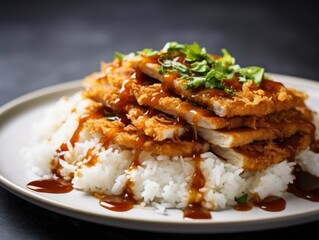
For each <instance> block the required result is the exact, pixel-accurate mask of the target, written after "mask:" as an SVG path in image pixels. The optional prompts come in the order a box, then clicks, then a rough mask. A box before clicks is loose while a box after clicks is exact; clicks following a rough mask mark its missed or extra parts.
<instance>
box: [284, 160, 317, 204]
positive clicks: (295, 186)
mask: <svg viewBox="0 0 319 240" xmlns="http://www.w3.org/2000/svg"><path fill="white" fill-rule="evenodd" d="M294 175H295V177H296V179H295V181H294V182H293V183H292V184H289V187H288V192H290V193H292V194H294V195H295V196H297V197H300V198H303V199H306V200H309V201H312V202H319V178H318V177H316V176H314V175H311V174H310V173H308V172H305V171H303V170H302V169H301V167H300V166H298V165H297V166H296V167H295V169H294Z"/></svg>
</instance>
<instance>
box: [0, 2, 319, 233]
mask: <svg viewBox="0 0 319 240" xmlns="http://www.w3.org/2000/svg"><path fill="white" fill-rule="evenodd" d="M258 2H259V1H199V0H197V1H187V0H184V1H172V0H171V1H167V0H166V1H146V0H145V1H120V0H118V1H92V0H91V1H1V2H0V105H2V104H4V103H5V102H8V101H9V100H11V99H14V98H16V97H18V96H20V95H22V94H25V93H27V92H30V91H32V90H36V89H39V88H42V87H45V86H49V85H53V84H57V83H61V82H66V81H71V80H75V79H80V78H82V77H84V76H86V75H87V74H89V73H91V72H93V71H97V70H98V69H99V63H100V62H101V61H109V60H112V58H113V54H114V52H115V51H120V52H123V53H127V52H131V51H135V50H140V49H143V48H146V47H148V48H155V49H157V48H161V47H162V46H163V45H164V44H165V42H167V41H180V42H182V43H192V42H194V41H196V42H198V43H199V44H200V45H202V46H205V47H206V49H207V50H208V51H209V52H212V53H219V51H220V49H221V48H223V47H225V48H227V49H228V50H229V52H230V53H232V54H233V55H234V56H235V57H236V60H237V62H238V63H239V64H240V65H241V66H248V65H259V66H264V67H265V68H266V71H268V72H274V73H281V74H288V75H294V76H300V77H304V78H309V79H313V80H319V77H318V73H319V64H318V58H319V47H318V43H319V31H318V29H319V28H318V26H319V25H318V20H319V19H318V14H319V13H318V10H319V9H318V7H317V5H316V4H315V1H298V3H292V2H291V1H286V2H285V1H284V2H283V1H267V2H264V3H258ZM0 149H1V146H0ZM318 224H319V222H314V223H309V224H304V225H299V226H295V227H289V228H282V229H278V230H269V231H262V232H251V233H240V234H231V235H218V236H213V235H209V234H206V235H202V236H200V237H201V238H202V239H213V238H215V237H218V238H225V239H226V238H231V239H255V238H259V239H260V238H263V237H265V238H266V237H267V238H271V237H276V239H288V238H291V236H296V237H297V238H298V237H299V238H307V237H308V238H310V237H311V236H313V235H312V234H317V231H318V230H317V228H318ZM66 233H71V234H73V235H72V237H79V236H87V237H93V236H95V235H97V236H99V237H102V239H104V238H108V239H168V238H170V239H191V238H195V237H198V236H190V235H188V236H186V235H173V234H162V233H161V234H159V233H145V232H140V231H132V230H123V229H118V228H112V227H108V226H101V225H97V224H92V223H88V222H85V221H80V220H76V219H72V218H69V217H66V216H63V215H60V214H56V213H52V212H50V211H47V210H45V209H42V208H40V207H38V206H35V205H33V204H30V203H28V202H25V201H24V200H22V199H20V198H18V197H16V196H14V195H13V194H11V193H9V192H8V191H6V190H4V189H3V188H0V239H58V238H61V237H63V236H64V234H66Z"/></svg>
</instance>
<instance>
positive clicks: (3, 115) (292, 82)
mask: <svg viewBox="0 0 319 240" xmlns="http://www.w3.org/2000/svg"><path fill="white" fill-rule="evenodd" d="M272 76H273V79H276V80H277V81H282V82H283V83H284V84H285V85H286V86H289V87H294V88H297V89H300V90H303V91H306V92H307V93H308V94H309V96H310V99H309V100H308V101H307V103H308V105H309V106H310V107H311V108H312V109H313V110H315V111H318V112H319V106H318V103H319V83H317V82H313V81H309V80H306V79H301V78H296V77H291V76H284V75H278V74H272ZM80 89H81V82H80V81H74V82H68V83H65V84H59V85H56V86H52V87H48V88H45V89H41V90H38V91H35V92H32V93H30V94H27V95H25V96H22V97H20V98H18V99H16V100H13V101H11V102H9V103H7V104H5V105H4V106H2V107H1V108H0V146H1V151H0V184H1V185H2V186H3V187H4V188H6V189H8V190H9V191H11V192H12V193H14V194H16V195H18V196H20V197H22V198H24V199H26V200H28V201H30V202H32V203H34V204H37V205H39V206H42V207H44V208H47V209H50V210H52V211H55V212H58V213H61V214H64V215H68V216H72V217H75V218H79V219H83V220H87V221H91V222H96V223H100V224H105V225H112V226H118V227H124V228H131V229H139V230H151V231H162V232H179V233H188V232H192V233H213V232H214V233H217V232H238V231H251V230H259V229H270V228H278V227H283V226H290V225H294V224H300V223H305V222H309V221H313V220H317V219H319V203H314V202H309V201H306V200H303V199H300V198H296V197H294V196H293V195H291V194H287V196H286V197H285V198H286V201H287V206H286V209H285V210H284V211H281V212H266V211H263V210H261V209H259V208H253V209H252V210H251V211H247V212H239V211H235V210H233V209H226V210H223V211H217V212H213V213H212V216H213V219H211V220H192V221H189V220H188V221H186V220H184V219H183V217H182V211H180V210H169V211H168V213H167V215H159V214H157V213H155V212H152V211H150V210H146V209H142V208H134V209H132V210H130V211H128V212H112V211H109V210H107V209H105V208H102V207H101V206H99V203H98V200H97V199H95V198H94V197H92V196H90V195H87V194H85V193H83V192H80V191H76V190H74V191H72V192H70V193H67V194H48V193H38V192H34V191H31V190H29V189H27V188H26V187H25V186H26V184H27V183H28V182H30V181H32V180H36V179H37V176H35V175H33V174H31V173H30V172H29V171H27V169H26V164H25V162H24V161H23V159H22V158H21V157H20V155H19V150H20V149H21V147H22V146H25V145H27V144H28V142H29V139H30V138H31V137H30V136H31V129H30V126H31V125H32V123H33V122H34V121H36V120H38V119H39V118H41V116H43V110H44V109H45V108H46V107H48V106H49V105H50V104H53V103H54V102H56V101H57V100H58V99H59V98H60V97H62V96H66V95H71V94H72V93H74V92H76V91H79V90H80Z"/></svg>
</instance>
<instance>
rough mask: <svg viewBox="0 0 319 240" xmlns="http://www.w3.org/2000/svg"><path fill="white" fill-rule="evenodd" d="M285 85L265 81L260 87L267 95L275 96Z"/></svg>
mask: <svg viewBox="0 0 319 240" xmlns="http://www.w3.org/2000/svg"><path fill="white" fill-rule="evenodd" d="M282 87H284V85H283V84H282V83H280V82H274V81H272V80H268V79H263V80H262V81H261V84H260V86H259V88H260V89H262V90H264V91H265V92H266V94H267V95H268V94H270V95H271V94H274V93H277V92H278V91H279V90H280V89H281V88H282Z"/></svg>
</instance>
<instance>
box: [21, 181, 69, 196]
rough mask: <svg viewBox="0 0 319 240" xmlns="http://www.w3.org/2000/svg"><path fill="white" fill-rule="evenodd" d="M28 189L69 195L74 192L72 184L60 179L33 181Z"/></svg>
mask: <svg viewBox="0 0 319 240" xmlns="http://www.w3.org/2000/svg"><path fill="white" fill-rule="evenodd" d="M27 188H29V189H31V190H33V191H36V192H45V193H68V192H70V191H72V190H73V187H72V183H71V182H69V181H65V180H63V179H60V178H58V179H43V180H36V181H32V182H30V183H28V184H27Z"/></svg>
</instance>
